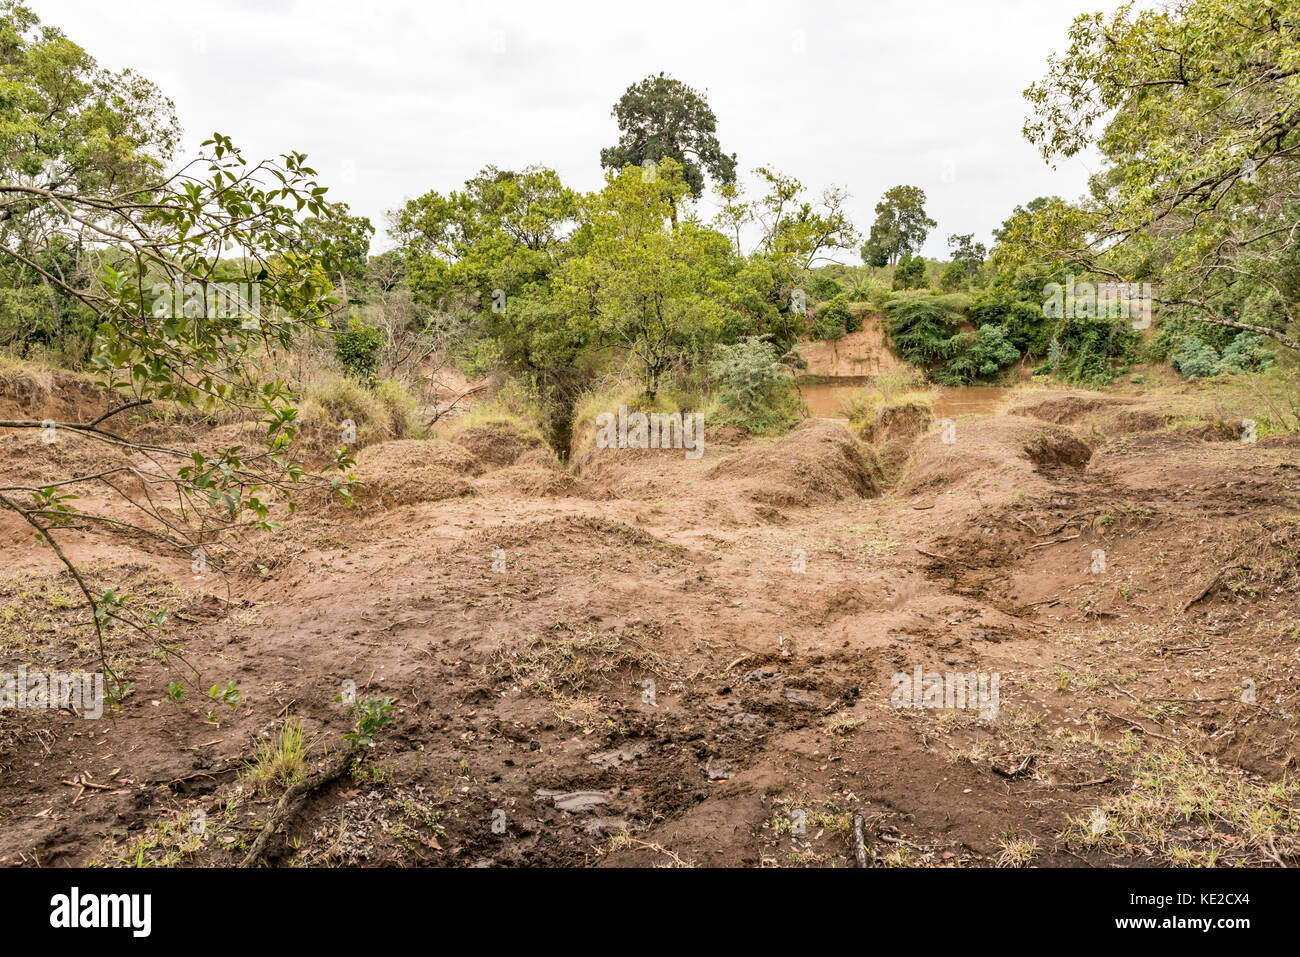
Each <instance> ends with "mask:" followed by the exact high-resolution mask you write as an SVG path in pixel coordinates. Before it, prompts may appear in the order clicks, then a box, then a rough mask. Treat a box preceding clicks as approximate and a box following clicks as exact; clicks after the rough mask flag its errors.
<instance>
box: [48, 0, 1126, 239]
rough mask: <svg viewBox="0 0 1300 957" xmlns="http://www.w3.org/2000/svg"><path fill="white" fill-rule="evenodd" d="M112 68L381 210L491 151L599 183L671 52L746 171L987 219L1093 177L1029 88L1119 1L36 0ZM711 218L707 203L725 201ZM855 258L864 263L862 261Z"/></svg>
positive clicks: (981, 231)
mask: <svg viewBox="0 0 1300 957" xmlns="http://www.w3.org/2000/svg"><path fill="white" fill-rule="evenodd" d="M29 4H30V6H32V8H33V9H34V10H35V11H36V12H37V13H38V15H39V16H40V17H41V19H42V21H44V22H46V23H51V24H54V25H56V26H59V27H60V28H62V29H63V30H64V32H66V33H67V34H68V35H69V37H71V39H73V40H75V41H76V42H78V43H80V44H81V45H82V46H83V47H85V48H86V49H87V50H89V51H90V53H91V54H92V55H93V56H95V58H96V59H97V60H99V62H100V63H101V64H102V65H104V66H106V67H110V68H112V69H119V68H122V67H128V66H129V67H131V68H133V69H135V70H138V71H139V72H141V73H143V74H144V75H145V76H147V77H149V78H150V79H152V80H153V81H154V82H156V83H157V84H159V85H160V86H161V87H162V90H163V92H164V93H165V94H166V95H168V96H169V97H171V99H172V100H173V101H174V102H175V104H176V110H177V113H178V115H179V117H180V121H181V123H182V125H183V127H184V129H185V133H186V137H185V143H186V147H187V150H193V148H194V147H196V146H197V144H198V143H199V142H200V141H201V140H203V139H204V138H206V137H207V136H208V135H209V134H211V133H212V132H213V131H214V130H220V131H221V132H223V133H226V134H228V135H230V136H231V137H232V138H233V139H234V140H235V142H236V143H237V144H238V145H240V147H241V148H242V149H244V151H245V153H246V155H249V156H256V157H262V156H270V155H278V154H279V153H282V152H285V151H287V150H291V149H292V150H300V151H302V152H305V153H306V154H307V155H308V157H309V159H310V161H311V163H312V165H313V166H314V167H315V168H316V169H317V171H318V172H319V173H320V175H321V181H322V183H323V184H325V185H327V186H329V187H330V198H331V199H332V200H342V201H344V202H346V203H348V204H349V205H350V206H351V207H352V210H353V212H354V213H361V214H364V215H367V216H369V217H370V218H371V221H372V222H374V224H375V226H376V228H377V236H376V246H377V247H379V248H382V247H383V246H384V245H385V244H386V237H385V236H384V227H385V223H386V220H385V216H384V213H385V211H386V210H389V209H393V208H395V207H396V206H398V205H400V204H401V203H402V202H403V201H404V200H405V199H407V198H410V197H413V196H418V195H420V194H421V193H424V192H425V191H427V190H429V189H438V190H440V191H443V192H445V191H447V190H449V189H454V188H457V187H458V186H459V185H460V184H461V183H463V182H464V180H466V179H468V178H469V177H470V176H472V175H473V174H474V173H475V172H476V171H477V170H479V169H480V168H481V167H483V166H484V165H486V164H488V163H493V164H495V165H497V166H498V167H501V168H521V167H523V166H526V165H528V164H530V163H541V164H544V165H547V166H551V167H554V168H555V169H557V170H558V171H559V172H560V174H561V176H562V177H563V178H564V180H565V182H566V183H568V184H569V185H571V186H573V187H575V188H579V189H593V188H596V187H597V186H599V185H600V182H601V175H602V172H601V169H600V149H601V147H603V146H607V145H610V144H611V143H613V142H614V141H615V140H616V139H617V135H618V130H617V126H616V124H615V122H614V119H613V117H611V116H610V109H611V107H612V106H613V104H614V102H615V101H616V100H617V99H618V97H619V96H620V95H621V94H622V92H623V90H624V89H625V88H626V87H627V86H628V85H629V84H631V83H633V82H635V81H636V80H639V79H641V78H642V77H644V76H646V75H647V74H651V73H658V72H660V71H664V72H666V73H668V74H670V75H671V76H675V77H677V78H678V79H680V80H683V81H685V82H686V83H689V84H690V85H692V86H694V87H696V88H698V89H704V90H706V91H707V94H708V99H709V102H710V104H711V105H712V107H713V110H714V112H715V113H716V114H717V116H718V136H719V139H720V140H721V142H722V145H723V147H724V149H726V150H727V152H735V153H736V154H738V155H737V158H738V160H739V163H740V166H741V168H742V169H743V170H750V169H752V168H753V167H755V166H758V165H760V164H763V165H771V166H774V167H776V168H777V169H779V170H781V171H783V172H786V173H789V174H792V175H794V176H796V177H798V178H799V179H800V180H801V181H802V182H803V183H804V184H805V185H806V186H808V187H810V188H811V189H814V190H817V191H820V189H821V188H822V187H824V186H826V185H829V184H838V185H842V186H845V187H847V188H848V189H849V191H850V192H851V193H852V196H853V199H852V202H851V204H850V212H851V215H852V216H853V218H854V222H855V223H856V224H857V226H858V228H859V229H860V230H861V231H862V232H863V233H864V234H865V233H866V232H867V230H868V228H869V227H870V224H871V220H872V218H873V216H874V212H873V210H874V206H875V203H876V201H877V200H878V199H879V198H880V194H881V193H882V192H883V191H884V190H886V189H888V188H889V187H891V186H894V185H897V184H899V183H909V184H914V185H917V186H920V187H921V188H922V189H924V190H925V192H926V194H927V196H928V197H929V207H928V208H929V212H930V215H931V217H932V218H933V219H935V220H937V221H938V223H939V227H938V229H937V230H935V232H934V233H933V234H932V235H931V237H930V240H929V241H928V243H927V244H926V248H925V252H926V254H927V255H930V256H938V257H943V258H946V238H947V236H948V235H949V234H950V233H966V232H974V233H976V234H977V238H979V239H982V240H983V241H984V242H986V243H988V242H989V241H990V237H989V233H990V231H991V230H992V229H993V228H994V227H995V226H997V225H999V224H1000V223H1001V222H1002V221H1003V220H1004V219H1005V218H1006V217H1007V215H1008V214H1009V213H1010V211H1011V209H1012V208H1013V207H1014V206H1015V205H1016V204H1017V203H1022V202H1024V201H1026V200H1028V199H1031V198H1032V197H1034V196H1038V195H1043V194H1048V193H1057V194H1060V195H1063V196H1066V197H1067V198H1068V197H1073V196H1076V195H1078V194H1079V193H1081V192H1082V191H1083V189H1084V186H1085V182H1086V177H1087V175H1088V172H1089V169H1088V167H1089V166H1091V165H1093V164H1094V163H1095V159H1092V158H1089V157H1084V158H1083V159H1082V160H1077V161H1072V162H1068V163H1066V164H1064V165H1062V166H1061V167H1060V168H1058V169H1056V170H1052V169H1051V168H1049V167H1048V166H1047V165H1046V164H1045V163H1044V162H1043V161H1042V159H1041V158H1040V157H1039V156H1038V154H1037V153H1036V152H1035V151H1034V149H1033V148H1032V147H1031V146H1030V145H1029V143H1028V142H1027V141H1026V140H1025V139H1024V138H1023V136H1022V135H1021V132H1020V129H1021V124H1022V122H1023V120H1024V116H1025V113H1026V104H1025V101H1024V99H1023V97H1022V95H1021V94H1022V91H1023V90H1024V89H1025V87H1026V86H1028V85H1029V84H1030V83H1031V82H1032V81H1034V80H1035V79H1037V78H1039V77H1040V76H1041V75H1042V73H1043V72H1044V69H1045V60H1046V57H1047V55H1048V53H1049V52H1054V51H1060V50H1062V49H1063V48H1064V46H1065V37H1066V29H1067V27H1068V26H1069V24H1070V22H1071V20H1072V19H1073V18H1074V16H1075V15H1076V14H1079V13H1083V12H1085V11H1092V10H1107V11H1109V10H1112V9H1114V8H1115V7H1116V6H1118V2H1117V0H982V2H980V0H966V2H963V0H931V2H928V3H924V2H915V0H912V2H905V0H898V2H895V0H858V2H848V0H844V2H840V3H830V2H822V0H797V2H784V0H752V2H741V0H724V2H711V0H695V2H678V0H655V2H653V3H650V2H631V3H628V2H623V3H610V2H603V3H590V4H587V3H577V2H569V3H564V4H549V3H544V2H536V0H533V2H517V0H508V2H484V0H450V2H435V3H419V2H399V0H347V2H343V0H226V2H223V3H213V2H193V0H184V2H182V0H170V2H169V0H120V2H118V3H113V4H106V3H104V2H103V0H29ZM710 215H711V213H710ZM850 261H854V262H856V261H857V260H856V257H852V258H851V260H850Z"/></svg>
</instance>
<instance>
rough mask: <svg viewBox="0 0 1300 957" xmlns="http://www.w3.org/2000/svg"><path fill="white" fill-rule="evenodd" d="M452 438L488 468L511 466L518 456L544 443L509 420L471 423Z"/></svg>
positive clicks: (543, 446)
mask: <svg viewBox="0 0 1300 957" xmlns="http://www.w3.org/2000/svg"><path fill="white" fill-rule="evenodd" d="M452 441H453V442H455V443H456V444H457V445H460V446H463V447H464V448H466V449H468V450H469V451H470V452H472V453H473V454H474V456H475V458H477V459H478V460H479V461H480V462H482V463H483V464H484V465H485V466H487V467H489V468H504V467H505V466H508V465H515V464H517V463H518V462H519V460H520V458H521V457H522V456H524V455H526V454H528V453H531V452H533V451H535V450H539V449H541V450H544V449H545V443H544V442H543V441H542V440H541V439H540V438H538V437H537V436H536V435H531V434H529V433H527V432H525V431H523V430H522V429H520V428H518V427H517V426H514V425H511V424H510V423H509V422H485V423H483V424H482V425H475V426H471V427H470V428H467V429H465V430H464V431H462V432H460V433H458V434H457V435H456V436H455V437H454V438H453V439H452Z"/></svg>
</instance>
